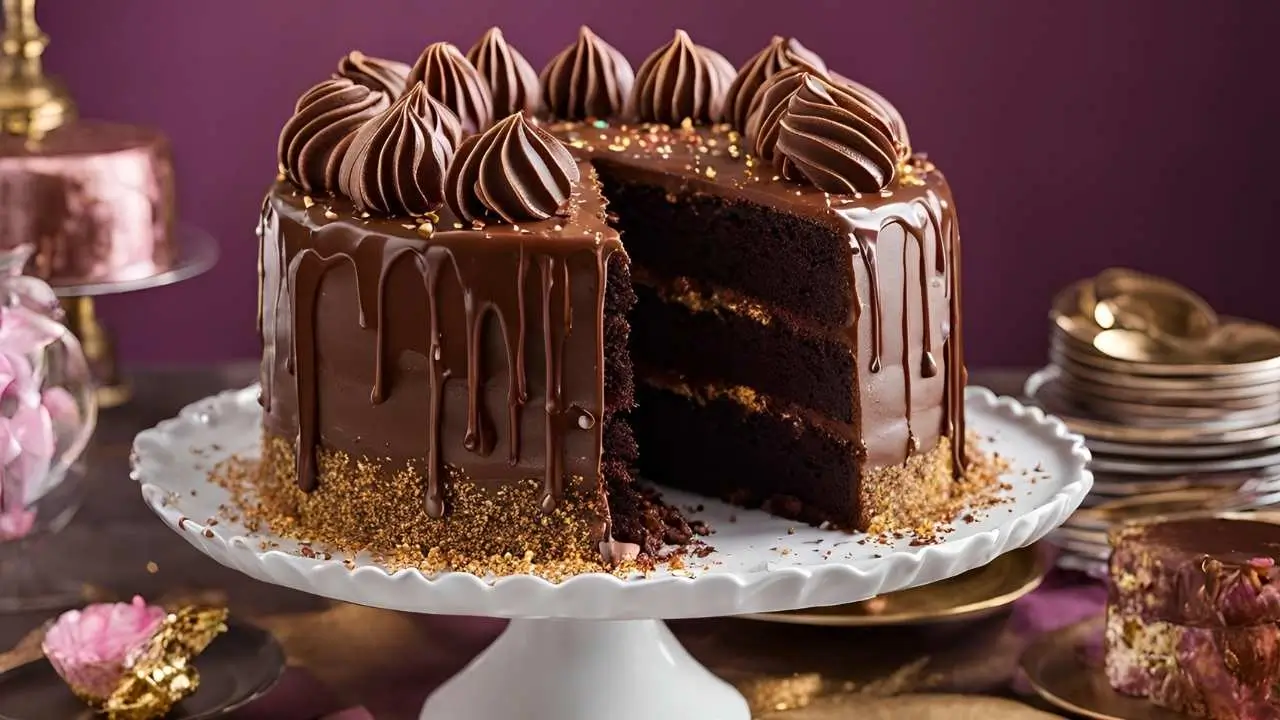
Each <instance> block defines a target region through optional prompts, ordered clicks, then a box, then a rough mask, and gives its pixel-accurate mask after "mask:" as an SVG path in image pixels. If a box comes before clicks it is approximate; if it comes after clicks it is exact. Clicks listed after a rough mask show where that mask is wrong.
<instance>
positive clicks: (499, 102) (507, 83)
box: [467, 27, 538, 118]
mask: <svg viewBox="0 0 1280 720" xmlns="http://www.w3.org/2000/svg"><path fill="white" fill-rule="evenodd" d="M467 59H468V60H470V61H471V64H472V65H474V66H475V68H476V71H477V72H479V73H480V75H482V76H483V77H484V79H485V81H487V82H488V83H489V90H490V92H492V93H493V114H494V117H495V118H504V117H506V116H508V115H510V114H512V113H517V112H525V113H528V114H530V115H533V114H534V113H536V112H537V110H538V74H537V73H536V72H534V71H533V66H532V65H530V64H529V61H528V60H525V59H524V56H523V55H521V54H520V52H519V51H518V50H516V49H515V48H513V47H511V45H510V43H508V42H507V39H506V38H505V37H503V35H502V30H501V29H500V28H497V27H492V28H489V30H488V32H486V33H485V34H484V36H483V37H481V38H480V40H479V42H477V43H476V44H475V45H474V46H472V48H471V49H470V50H468V51H467Z"/></svg>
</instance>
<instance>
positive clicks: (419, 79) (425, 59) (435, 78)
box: [409, 42, 493, 134]
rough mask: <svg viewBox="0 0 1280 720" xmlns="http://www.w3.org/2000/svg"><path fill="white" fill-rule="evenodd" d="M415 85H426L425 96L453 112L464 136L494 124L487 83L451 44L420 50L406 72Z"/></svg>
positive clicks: (410, 82)
mask: <svg viewBox="0 0 1280 720" xmlns="http://www.w3.org/2000/svg"><path fill="white" fill-rule="evenodd" d="M414 83H422V84H423V85H425V86H426V88H427V94H428V95H430V96H431V97H433V98H435V99H436V100H439V101H440V102H441V103H443V104H444V106H445V107H447V108H449V109H450V110H452V111H453V114H454V115H457V116H458V119H459V120H460V121H462V130H463V131H464V132H466V133H467V134H471V133H477V132H480V131H482V130H485V129H487V128H488V127H489V126H490V125H492V124H493V94H492V93H491V92H490V90H489V83H488V82H487V81H486V80H485V79H484V77H483V76H481V75H480V73H479V71H477V70H476V68H475V66H474V65H472V64H471V61H470V60H468V59H467V58H466V56H465V55H463V54H462V51H461V50H459V49H458V48H457V47H455V46H454V45H452V44H451V43H447V42H438V43H432V44H430V45H428V46H427V47H426V49H425V50H423V51H422V55H421V56H420V57H419V58H418V62H417V63H416V64H415V65H414V66H413V70H411V71H410V72H409V84H410V85H413V84H414Z"/></svg>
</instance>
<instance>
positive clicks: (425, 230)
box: [418, 220, 436, 237]
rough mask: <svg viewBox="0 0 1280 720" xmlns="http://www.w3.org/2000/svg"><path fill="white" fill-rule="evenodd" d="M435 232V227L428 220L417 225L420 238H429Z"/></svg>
mask: <svg viewBox="0 0 1280 720" xmlns="http://www.w3.org/2000/svg"><path fill="white" fill-rule="evenodd" d="M435 231H436V226H435V225H434V224H432V222H431V221H430V220H423V221H422V224H420V225H418V234H419V235H421V236H422V237H431V235H432V234H433V233H435Z"/></svg>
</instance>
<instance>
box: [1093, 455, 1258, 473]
mask: <svg viewBox="0 0 1280 720" xmlns="http://www.w3.org/2000/svg"><path fill="white" fill-rule="evenodd" d="M1090 449H1092V448H1090ZM1277 467H1280V450H1266V451H1263V452H1261V453H1255V454H1252V455H1241V456H1239V457H1229V458H1215V459H1203V460H1158V459H1154V458H1125V457H1118V456H1114V455H1110V456H1109V455H1103V454H1101V453H1094V455H1093V459H1092V460H1090V461H1089V468H1090V469H1091V470H1093V471H1094V472H1099V473H1113V474H1118V475H1146V476H1166V477H1167V476H1170V475H1173V476H1179V475H1184V476H1185V475H1206V474H1210V473H1229V472H1243V471H1247V470H1269V469H1271V468H1277Z"/></svg>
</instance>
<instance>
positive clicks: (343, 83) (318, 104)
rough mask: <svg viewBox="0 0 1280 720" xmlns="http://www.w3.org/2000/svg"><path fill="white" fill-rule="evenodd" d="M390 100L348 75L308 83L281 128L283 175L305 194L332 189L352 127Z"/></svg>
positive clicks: (280, 153)
mask: <svg viewBox="0 0 1280 720" xmlns="http://www.w3.org/2000/svg"><path fill="white" fill-rule="evenodd" d="M388 105H389V101H388V100H387V96H386V95H385V94H384V93H381V92H378V91H376V90H370V89H369V88H368V87H365V86H364V85H360V84H357V83H355V82H352V81H351V80H348V79H346V78H333V79H330V80H325V81H324V82H321V83H319V84H317V85H315V86H313V87H311V88H310V89H309V90H307V91H306V92H305V93H303V94H302V97H300V98H298V102H297V104H296V105H295V106H294V113H293V117H291V118H289V121H288V122H287V123H285V126H284V128H283V129H282V130H281V131H280V140H279V143H278V145H277V159H278V160H279V162H280V167H281V168H283V170H284V173H285V175H286V176H287V177H288V178H289V179H290V180H291V181H293V184H294V185H297V186H298V187H300V188H302V189H303V190H304V191H305V192H308V193H317V194H318V193H328V192H333V191H334V190H336V189H337V187H338V173H339V167H340V165H341V163H342V158H343V154H344V153H345V152H346V149H347V146H349V145H350V144H351V141H352V139H353V137H354V136H355V134H356V131H357V130H358V129H359V128H360V127H361V126H362V125H364V124H365V123H366V122H367V121H368V120H370V119H371V118H373V117H376V116H377V115H378V113H380V112H382V111H384V110H386V109H387V107H388Z"/></svg>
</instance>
